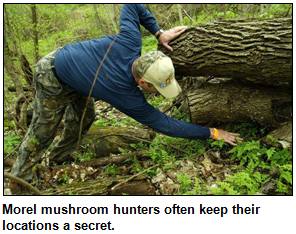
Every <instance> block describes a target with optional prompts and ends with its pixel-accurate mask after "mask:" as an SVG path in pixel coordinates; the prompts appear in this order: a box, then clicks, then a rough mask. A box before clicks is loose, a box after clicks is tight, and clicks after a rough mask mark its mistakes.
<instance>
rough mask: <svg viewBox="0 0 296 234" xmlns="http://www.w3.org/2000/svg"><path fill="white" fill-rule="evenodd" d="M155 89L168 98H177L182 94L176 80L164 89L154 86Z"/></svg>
mask: <svg viewBox="0 0 296 234" xmlns="http://www.w3.org/2000/svg"><path fill="white" fill-rule="evenodd" d="M154 87H155V88H156V89H157V90H158V92H160V94H161V95H163V96H164V97H166V98H172V97H176V96H178V95H179V94H180V93H181V92H182V89H181V87H180V85H179V84H178V82H177V81H176V79H173V81H172V83H171V84H170V85H168V86H166V87H164V88H161V87H160V86H158V85H154Z"/></svg>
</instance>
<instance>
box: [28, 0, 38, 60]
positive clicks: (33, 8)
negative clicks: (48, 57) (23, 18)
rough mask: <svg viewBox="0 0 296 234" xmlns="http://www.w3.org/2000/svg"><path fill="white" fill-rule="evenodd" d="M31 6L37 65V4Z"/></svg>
mask: <svg viewBox="0 0 296 234" xmlns="http://www.w3.org/2000/svg"><path fill="white" fill-rule="evenodd" d="M30 6H31V11H32V24H33V41H34V58H35V64H36V63H37V62H38V60H39V45H38V21H37V11H36V4H31V5H30Z"/></svg>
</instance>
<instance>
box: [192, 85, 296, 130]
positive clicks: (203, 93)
mask: <svg viewBox="0 0 296 234" xmlns="http://www.w3.org/2000/svg"><path fill="white" fill-rule="evenodd" d="M197 83H198V82H194V80H193V82H191V83H190V85H189V86H190V87H191V89H190V90H189V91H188V103H189V108H190V113H191V121H192V122H194V123H198V124H203V125H208V124H214V123H217V122H223V123H229V122H249V121H254V122H258V123H260V124H263V125H266V126H269V127H273V128H276V127H278V126H279V124H280V123H283V122H287V121H289V120H291V119H292V94H291V93H289V92H286V91H285V88H279V87H269V88H266V87H263V86H255V85H253V86H248V85H245V84H240V83H237V82H225V83H217V84H210V83H204V84H202V85H200V84H198V85H196V84H197Z"/></svg>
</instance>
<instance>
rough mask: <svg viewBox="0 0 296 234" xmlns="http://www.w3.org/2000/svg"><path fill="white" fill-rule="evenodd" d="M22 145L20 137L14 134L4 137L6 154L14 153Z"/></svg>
mask: <svg viewBox="0 0 296 234" xmlns="http://www.w3.org/2000/svg"><path fill="white" fill-rule="evenodd" d="M19 143H20V136H18V135H15V134H13V133H11V134H9V135H7V136H5V137H4V154H9V153H11V152H13V150H14V149H15V147H16V146H17V145H18V144H19Z"/></svg>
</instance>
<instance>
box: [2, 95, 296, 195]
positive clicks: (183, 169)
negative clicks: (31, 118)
mask: <svg viewBox="0 0 296 234" xmlns="http://www.w3.org/2000/svg"><path fill="white" fill-rule="evenodd" d="M148 100H149V102H150V103H151V104H153V105H154V106H155V107H156V108H159V109H160V110H164V109H168V107H170V106H172V105H173V102H172V100H166V99H164V98H163V97H162V96H159V95H151V96H149V97H148ZM96 114H97V118H96V121H95V123H94V124H93V127H94V128H99V127H114V128H119V129H124V128H129V129H147V128H146V127H145V126H143V125H141V124H139V123H137V122H136V121H134V120H133V119H131V118H129V117H127V116H126V115H124V114H122V113H121V112H119V111H117V110H116V109H115V108H112V107H111V106H110V105H109V104H106V103H104V102H101V101H99V102H96ZM167 114H168V115H170V116H172V117H174V118H177V119H182V120H185V121H189V116H188V115H184V114H182V113H180V112H179V110H178V108H177V107H176V106H174V107H173V108H171V109H170V111H168V112H167ZM7 123H8V120H7ZM6 125H7V128H6V129H5V130H6V131H5V138H4V146H5V152H4V153H5V154H4V158H5V159H10V160H12V161H13V159H14V158H15V157H16V152H17V146H18V145H19V143H20V141H21V138H22V137H21V136H19V135H18V134H15V133H14V131H13V130H12V128H11V127H9V124H6ZM221 127H223V128H226V129H227V130H229V131H233V132H239V133H240V134H241V136H242V137H243V138H244V142H243V143H241V144H239V145H238V146H236V147H233V146H230V145H228V144H226V143H224V142H223V141H214V140H212V139H208V140H188V139H180V138H172V137H168V136H165V135H163V134H159V133H154V135H153V137H151V139H150V140H144V141H140V142H139V141H138V142H137V143H131V144H129V146H130V147H123V148H121V146H117V148H118V149H117V150H118V151H119V152H120V153H119V154H113V153H108V154H107V155H102V154H100V155H98V154H97V153H95V152H94V151H93V150H92V149H93V148H94V146H93V145H92V144H96V143H97V141H96V143H95V141H94V142H88V143H87V144H84V143H82V146H81V147H80V149H79V152H74V153H73V155H72V157H73V158H75V160H70V161H69V162H64V163H63V165H56V164H52V163H49V160H48V158H47V155H48V153H45V154H44V156H43V157H42V160H41V161H38V164H35V165H34V166H33V167H31V169H30V170H28V171H29V175H30V176H33V179H32V184H33V185H34V186H36V187H37V188H38V189H40V190H41V192H43V193H44V194H47V195H57V194H62V195H290V194H292V156H291V153H290V152H289V150H288V149H287V148H286V149H281V148H276V147H274V146H272V145H267V144H266V143H265V142H264V141H263V140H262V139H264V138H265V137H266V136H267V135H268V129H267V128H265V127H263V126H260V125H258V124H255V123H244V124H231V125H227V126H225V125H224V126H221ZM147 131H148V129H147ZM149 131H151V129H149ZM269 138H270V140H271V141H272V142H273V143H276V141H277V140H276V139H272V137H269ZM58 139H59V136H57V137H56V140H58ZM133 153H134V154H133ZM129 154H131V156H128V157H127V158H126V159H125V160H121V161H116V159H117V157H118V155H124V156H125V155H129ZM119 157H120V156H119ZM109 159H114V160H113V161H109ZM104 160H105V161H106V160H107V163H103V164H100V163H99V161H104ZM10 164H11V163H10ZM9 170H10V167H9V166H8V165H6V167H5V171H9ZM32 172H33V173H32ZM20 194H30V191H27V190H23V191H21V192H20Z"/></svg>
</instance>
